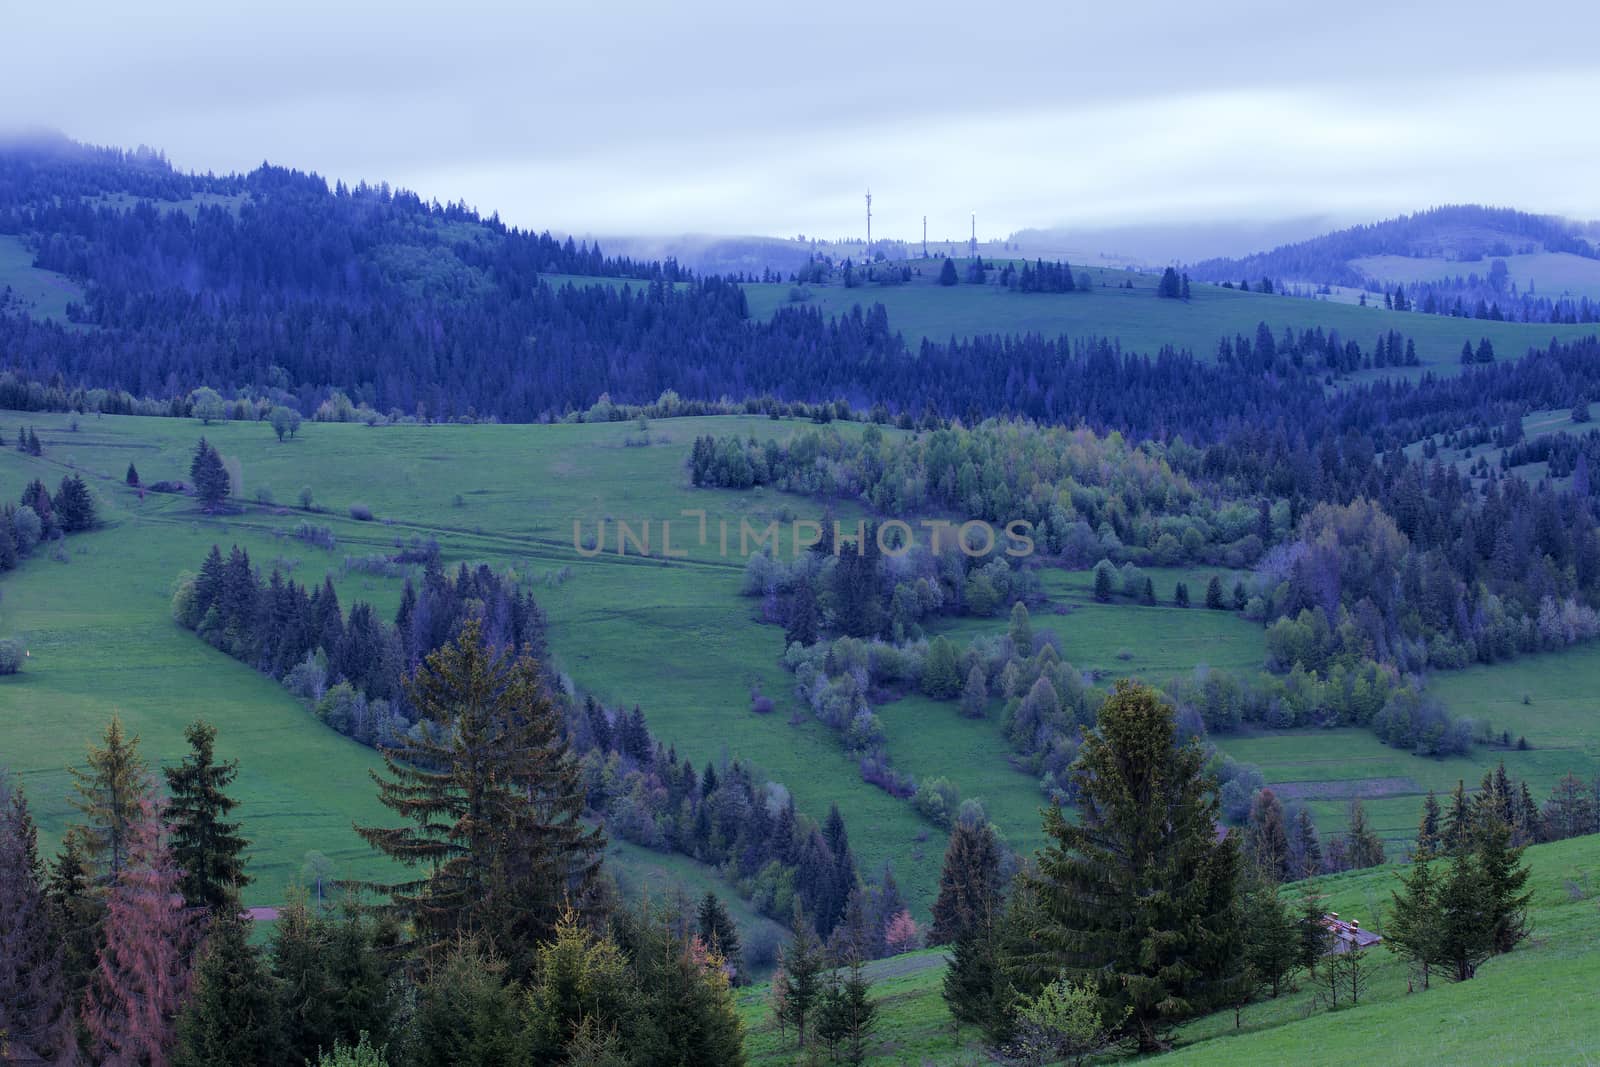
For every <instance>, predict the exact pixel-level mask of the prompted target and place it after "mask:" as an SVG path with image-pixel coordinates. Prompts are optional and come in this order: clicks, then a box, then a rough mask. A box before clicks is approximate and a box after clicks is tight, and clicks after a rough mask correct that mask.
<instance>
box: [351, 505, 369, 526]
mask: <svg viewBox="0 0 1600 1067" xmlns="http://www.w3.org/2000/svg"><path fill="white" fill-rule="evenodd" d="M350 517H351V518H352V519H355V520H356V521H357V522H371V521H372V509H371V508H369V507H367V506H366V505H365V504H351V505H350Z"/></svg>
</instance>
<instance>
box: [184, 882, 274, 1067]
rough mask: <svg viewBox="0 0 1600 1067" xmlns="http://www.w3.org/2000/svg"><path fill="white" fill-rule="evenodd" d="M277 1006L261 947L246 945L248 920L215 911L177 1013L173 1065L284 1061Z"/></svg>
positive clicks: (204, 1066)
mask: <svg viewBox="0 0 1600 1067" xmlns="http://www.w3.org/2000/svg"><path fill="white" fill-rule="evenodd" d="M277 1007H278V1005H277V998H276V994H275V990H274V989H273V985H272V977H271V975H270V973H269V972H268V970H267V967H266V964H265V962H264V961H263V960H262V958H261V950H260V949H258V948H256V947H255V946H254V945H252V944H250V930H249V920H248V919H245V918H243V917H241V916H239V915H237V914H229V913H218V914H217V915H216V916H215V917H214V918H213V919H212V921H211V925H210V927H209V929H208V931H207V934H206V943H205V947H204V948H203V949H201V951H200V956H199V961H198V963H197V964H196V966H195V973H194V989H193V992H192V994H191V996H190V998H189V1002H188V1004H187V1005H185V1007H184V1009H183V1013H182V1014H181V1015H180V1016H179V1017H178V1028H177V1034H178V1043H177V1051H176V1053H175V1054H174V1055H173V1058H172V1062H173V1067H210V1065H212V1064H222V1063H228V1064H269V1063H281V1062H284V1060H283V1032H282V1029H281V1027H280V1025H279V1019H278V1011H277Z"/></svg>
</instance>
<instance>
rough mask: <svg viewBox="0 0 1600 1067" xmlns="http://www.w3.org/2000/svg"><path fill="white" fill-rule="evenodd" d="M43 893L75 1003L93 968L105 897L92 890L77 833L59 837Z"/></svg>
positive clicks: (92, 876)
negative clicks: (47, 903)
mask: <svg viewBox="0 0 1600 1067" xmlns="http://www.w3.org/2000/svg"><path fill="white" fill-rule="evenodd" d="M45 896H46V898H47V899H48V901H49V903H50V915H51V918H52V920H53V921H54V923H55V926H56V929H57V931H58V932H59V933H60V937H61V947H62V965H61V969H62V976H63V979H64V980H65V982H66V989H67V1000H68V1002H69V1003H70V1004H73V1005H76V1004H78V1003H79V1002H80V1001H81V1000H82V999H83V991H84V989H85V987H86V986H87V985H88V983H89V974H90V972H91V971H93V970H94V964H95V954H96V952H97V951H98V950H99V947H100V922H101V920H102V918H103V917H104V915H105V901H104V900H103V899H102V897H101V896H100V895H99V894H98V893H97V892H96V891H95V885H94V875H93V872H92V870H91V869H90V865H89V861H88V858H87V856H86V854H85V853H84V846H83V841H82V839H81V837H79V836H78V835H75V834H71V833H69V834H67V835H66V837H65V839H64V840H63V841H62V843H61V851H60V852H58V853H57V854H56V858H55V859H54V860H53V861H52V862H51V864H50V874H49V881H48V884H47V886H46V889H45Z"/></svg>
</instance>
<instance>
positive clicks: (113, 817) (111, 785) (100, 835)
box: [68, 712, 151, 884]
mask: <svg viewBox="0 0 1600 1067" xmlns="http://www.w3.org/2000/svg"><path fill="white" fill-rule="evenodd" d="M71 770H72V777H73V779H74V782H75V784H76V787H77V790H78V796H77V798H76V799H74V800H73V802H72V804H73V806H74V807H76V808H77V809H78V810H79V811H80V812H82V813H83V816H84V819H85V822H84V823H83V824H80V825H76V826H74V827H72V828H71V829H70V830H69V831H68V833H69V834H72V835H74V836H76V837H77V838H78V840H79V841H80V842H81V844H82V846H83V853H84V856H85V858H86V859H87V861H88V862H89V864H90V865H91V868H92V869H93V871H94V874H95V877H96V879H97V880H98V881H99V882H100V883H101V884H108V883H115V882H116V880H117V879H118V878H119V877H121V875H122V869H123V867H125V866H126V865H127V861H128V850H129V848H130V847H131V841H132V837H133V825H134V823H136V822H137V821H138V820H139V819H140V818H141V817H142V805H143V804H144V803H145V800H146V799H147V798H148V796H149V795H150V788H151V782H150V773H149V771H148V770H147V769H146V768H145V763H144V759H143V758H142V757H141V756H140V755H139V738H138V736H137V735H135V736H133V737H129V736H127V734H125V733H124V732H123V730H122V719H121V717H120V716H118V715H117V714H116V713H115V712H113V713H112V715H111V722H110V724H109V725H107V726H106V732H105V745H104V747H101V748H96V747H95V746H93V745H90V746H89V753H88V768H87V769H84V770H80V769H78V768H76V767H74V768H71Z"/></svg>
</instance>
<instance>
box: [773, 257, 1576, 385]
mask: <svg viewBox="0 0 1600 1067" xmlns="http://www.w3.org/2000/svg"><path fill="white" fill-rule="evenodd" d="M934 273H935V272H934V271H933V270H932V269H931V268H930V269H925V270H924V274H923V276H922V277H920V278H918V279H915V280H914V281H913V282H912V283H911V284H909V285H903V286H893V287H889V288H883V287H879V286H863V287H860V288H855V289H846V288H844V287H842V286H813V287H811V291H812V297H811V302H812V304H813V305H815V306H816V307H818V308H820V309H822V311H824V312H825V313H827V314H831V315H836V314H841V313H844V312H848V311H849V310H850V308H851V307H853V306H855V305H857V304H859V305H861V306H863V307H870V306H871V305H872V304H875V303H881V304H883V306H884V307H885V308H886V309H887V310H888V313H889V325H890V326H891V327H892V328H893V329H896V330H899V331H900V332H901V333H903V334H905V336H906V338H907V340H908V341H910V342H911V343H912V344H913V345H915V344H916V343H918V342H919V341H920V340H921V339H922V338H927V339H929V340H932V341H941V342H942V341H947V340H949V339H950V338H951V337H952V336H954V337H970V336H974V335H981V334H990V333H996V334H1004V333H1038V334H1043V335H1045V336H1048V337H1055V336H1058V335H1060V334H1067V335H1069V336H1072V337H1088V336H1097V337H1108V338H1119V339H1120V340H1121V342H1122V346H1123V347H1124V348H1125V349H1129V350H1133V351H1138V352H1146V353H1151V354H1153V353H1155V352H1156V351H1157V350H1158V349H1159V348H1160V347H1161V346H1162V345H1168V344H1170V345H1173V346H1175V347H1186V348H1188V349H1190V350H1191V351H1193V352H1194V353H1195V354H1196V355H1197V356H1200V357H1202V358H1204V357H1208V356H1211V355H1212V354H1214V353H1215V352H1216V349H1217V342H1218V340H1219V339H1220V338H1222V337H1224V336H1227V337H1232V336H1233V335H1235V334H1244V335H1245V336H1248V337H1251V338H1254V337H1255V332H1256V324H1257V323H1260V322H1265V323H1267V324H1268V325H1269V326H1271V327H1272V329H1273V332H1274V333H1275V334H1277V335H1279V336H1282V333H1283V329H1284V327H1286V326H1292V327H1294V328H1295V329H1297V330H1298V329H1308V328H1312V327H1315V326H1319V325H1320V326H1322V327H1323V328H1324V329H1328V330H1338V331H1339V333H1340V335H1341V336H1343V337H1346V338H1349V339H1352V340H1355V341H1357V342H1359V343H1360V344H1361V345H1362V347H1363V348H1366V347H1370V346H1371V345H1372V343H1373V341H1374V339H1376V338H1377V336H1378V335H1379V334H1380V333H1384V332H1387V331H1389V330H1398V331H1399V332H1400V333H1402V334H1404V335H1405V336H1407V337H1410V338H1413V339H1414V340H1415V341H1416V343H1417V355H1418V358H1419V359H1421V361H1422V362H1423V364H1424V365H1426V366H1432V367H1434V368H1435V369H1437V370H1438V371H1440V372H1444V373H1454V368H1456V367H1458V366H1459V360H1460V357H1461V344H1462V342H1463V341H1466V340H1470V341H1472V343H1473V344H1474V345H1476V344H1477V341H1478V339H1479V338H1480V337H1488V338H1489V339H1490V340H1491V341H1492V342H1493V343H1494V347H1495V351H1496V353H1497V354H1499V355H1500V356H1501V357H1502V358H1506V357H1511V356H1520V355H1522V353H1523V352H1524V351H1526V350H1527V349H1528V347H1529V346H1532V345H1544V344H1546V343H1548V342H1549V340H1550V338H1551V337H1552V336H1558V337H1563V338H1568V337H1585V336H1589V335H1591V334H1593V333H1595V332H1596V328H1595V327H1594V326H1593V325H1589V326H1549V325H1543V326H1541V325H1525V324H1521V323H1507V322H1479V321H1476V320H1468V319H1452V318H1448V317H1446V316H1440V315H1423V314H1421V313H1410V312H1399V311H1385V310H1383V309H1382V308H1381V307H1377V308H1371V307H1367V308H1363V307H1355V306H1352V305H1349V304H1342V303H1336V302H1332V301H1321V300H1316V301H1313V300H1306V299H1300V298H1295V297H1284V296H1271V295H1267V294H1264V293H1244V292H1240V291H1238V290H1235V289H1223V288H1222V287H1220V286H1214V285H1201V284H1196V285H1195V286H1194V287H1193V293H1194V297H1193V299H1192V300H1191V301H1189V302H1187V303H1185V302H1183V301H1178V300H1160V299H1158V298H1157V297H1156V296H1155V286H1156V282H1157V280H1158V279H1157V278H1156V277H1155V276H1154V275H1149V274H1132V273H1127V272H1122V271H1093V272H1091V273H1093V274H1094V275H1095V276H1096V277H1097V278H1100V279H1103V280H1105V282H1106V283H1107V285H1108V286H1111V285H1116V284H1119V283H1121V282H1122V281H1125V280H1131V281H1132V282H1133V284H1134V288H1133V289H1131V290H1129V289H1116V288H1109V287H1108V288H1103V289H1101V288H1097V289H1095V290H1094V291H1093V292H1091V293H1062V294H1022V293H1013V292H1009V291H1006V290H1003V289H1000V288H997V287H994V286H983V287H979V286H968V285H958V286H955V287H953V288H949V289H946V288H943V287H940V286H938V285H936V284H933V283H932V277H933V276H934ZM789 288H790V287H789V286H787V285H764V284H753V285H748V286H746V287H745V289H746V292H747V293H748V295H749V302H750V313H751V314H752V315H753V316H770V315H771V314H773V312H775V311H776V310H777V309H778V308H779V307H781V306H783V305H784V304H786V303H788V300H789ZM1387 373H1396V372H1393V371H1390V372H1387Z"/></svg>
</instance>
